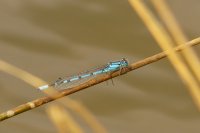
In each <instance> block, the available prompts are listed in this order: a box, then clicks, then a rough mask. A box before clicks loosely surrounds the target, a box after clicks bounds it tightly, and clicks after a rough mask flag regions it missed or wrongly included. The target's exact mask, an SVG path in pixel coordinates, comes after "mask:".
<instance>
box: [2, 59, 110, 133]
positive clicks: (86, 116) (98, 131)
mask: <svg viewBox="0 0 200 133" xmlns="http://www.w3.org/2000/svg"><path fill="white" fill-rule="evenodd" d="M0 71H3V72H5V73H8V74H10V75H12V76H14V77H16V78H19V79H21V80H22V81H24V82H26V83H28V84H30V85H31V86H33V87H35V88H37V87H38V86H41V85H43V84H47V83H46V82H45V81H44V80H42V79H40V78H38V77H36V76H34V75H32V74H30V73H29V72H26V71H25V70H22V69H20V68H18V67H16V66H13V65H11V64H9V63H7V62H5V61H3V60H0ZM41 92H42V91H41ZM44 92H45V93H46V94H48V95H49V96H53V95H55V94H58V92H57V91H56V90H55V89H53V88H50V89H48V90H47V91H44ZM59 102H61V103H62V104H63V105H65V106H66V107H68V108H70V109H71V110H72V111H74V112H76V113H77V114H78V115H79V116H80V117H82V118H83V120H84V121H85V122H86V123H87V124H88V125H89V126H90V128H91V129H92V130H93V131H94V132H95V133H106V132H107V131H106V129H105V128H104V127H103V126H102V125H101V124H100V122H99V121H98V120H97V119H96V118H95V116H94V115H92V113H91V112H90V111H89V110H88V109H86V107H84V106H83V105H81V104H79V103H78V102H76V101H75V100H72V99H69V98H67V97H65V98H64V99H62V100H59ZM28 105H30V106H31V108H34V107H35V105H34V104H33V103H31V102H30V103H28ZM22 110H23V109H22ZM24 110H26V109H24ZM52 110H53V109H51V111H52ZM56 111H57V110H56ZM8 112H9V111H8ZM8 115H12V112H11V111H10V114H8ZM63 115H65V114H63ZM66 115H68V114H66ZM67 118H68V117H63V119H67ZM70 119H72V118H70ZM63 121H67V120H63ZM73 121H74V120H73ZM68 126H70V124H68ZM72 126H73V125H72ZM59 130H62V129H59Z"/></svg>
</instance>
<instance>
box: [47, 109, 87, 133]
mask: <svg viewBox="0 0 200 133" xmlns="http://www.w3.org/2000/svg"><path fill="white" fill-rule="evenodd" d="M47 114H48V115H49V118H50V119H51V120H52V122H53V123H54V124H55V126H56V127H57V129H58V132H59V133H83V130H82V129H81V127H80V126H79V125H78V123H76V122H75V121H74V119H73V118H72V117H71V116H70V113H69V112H68V111H67V110H65V109H64V108H63V107H61V106H58V105H50V106H48V108H47Z"/></svg>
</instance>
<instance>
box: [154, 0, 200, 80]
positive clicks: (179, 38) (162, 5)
mask: <svg viewBox="0 0 200 133" xmlns="http://www.w3.org/2000/svg"><path fill="white" fill-rule="evenodd" d="M151 1H152V3H153V5H154V7H155V9H156V10H157V13H158V14H159V16H160V18H161V19H162V20H163V22H164V23H165V25H166V26H167V28H168V30H169V32H170V34H171V35H172V38H173V39H174V40H175V43H176V44H177V45H180V44H183V43H185V42H187V41H188V40H187V38H186V36H185V35H184V33H183V31H182V29H181V28H180V26H179V24H178V22H177V20H176V18H175V17H174V16H173V14H172V12H171V11H170V9H169V7H168V5H167V3H166V2H165V0H151ZM182 53H183V56H184V58H185V59H186V61H187V64H188V65H189V67H191V69H192V72H193V73H194V75H195V76H196V78H197V80H198V81H197V82H200V69H199V68H198V67H199V66H200V62H199V59H198V58H197V56H196V54H195V52H194V51H193V49H192V48H191V47H188V48H187V49H185V50H183V52H182Z"/></svg>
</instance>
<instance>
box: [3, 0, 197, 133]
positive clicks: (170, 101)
mask: <svg viewBox="0 0 200 133" xmlns="http://www.w3.org/2000/svg"><path fill="white" fill-rule="evenodd" d="M147 3H148V1H147ZM167 3H168V4H169V6H170V8H171V11H172V12H173V13H174V15H175V16H176V18H177V20H178V21H179V23H180V24H181V27H182V29H183V31H184V32H185V33H186V35H187V36H188V39H189V40H191V39H194V38H197V37H198V36H199V33H200V29H199V28H198V27H199V23H200V14H199V12H200V8H199V5H200V1H197V0H190V1H189V0H187V1H186V0H184V1H182V0H167ZM195 50H196V51H197V53H198V51H199V52H200V47H199V46H196V47H195ZM161 51H162V50H161V49H160V48H159V46H158V45H156V42H155V41H154V39H153V38H152V36H151V34H150V33H149V32H148V30H147V29H146V27H145V26H144V24H143V23H142V21H141V20H140V18H139V17H138V16H137V14H136V13H135V11H134V10H133V9H132V8H131V6H130V4H129V3H128V1H126V0H123V1H122V0H109V1H108V0H28V1H27V0H0V59H2V60H4V61H6V62H8V63H10V64H12V65H14V66H16V67H19V68H21V69H23V70H25V71H28V72H30V73H32V74H34V75H36V76H38V77H40V78H42V79H44V80H45V81H47V82H52V81H54V80H55V79H57V78H58V77H63V76H68V75H71V74H74V73H77V72H80V71H83V70H87V69H88V68H91V67H93V66H99V65H102V64H105V63H107V62H109V61H113V60H118V59H121V58H123V57H125V58H127V59H128V60H129V62H131V63H132V62H136V61H138V60H141V59H143V58H145V57H148V56H151V55H153V54H156V53H159V52H161ZM114 83H115V84H114V86H113V85H112V83H111V81H109V83H108V85H107V84H106V83H102V84H99V85H97V86H94V87H91V88H89V89H86V90H84V91H80V92H78V93H75V94H72V95H70V96H69V97H70V98H72V99H74V100H76V101H78V102H80V103H82V104H83V105H84V106H85V107H86V108H88V109H89V110H90V111H91V112H92V114H93V115H94V116H95V117H96V118H97V119H98V120H99V122H100V123H101V124H102V125H103V126H104V127H105V129H106V130H107V131H108V132H111V133H122V132H126V133H132V132H134V133H161V132H162V133H169V132H172V133H175V132H176V133H177V132H182V133H188V132H192V133H198V132H199V130H200V126H199V124H200V117H199V113H198V110H197V108H196V107H195V105H194V103H193V101H192V98H191V96H190V95H189V93H188V91H187V89H186V87H185V86H184V84H183V83H182V81H181V80H180V78H179V76H178V75H177V74H176V72H175V70H174V69H173V68H172V66H171V64H170V63H169V61H168V60H167V59H163V60H161V61H159V62H156V63H153V64H150V65H148V66H145V67H142V68H140V69H137V70H135V71H132V72H130V73H128V74H126V75H124V76H120V77H117V78H115V79H114ZM42 96H45V94H43V93H42V92H39V91H37V90H36V89H35V88H34V87H32V86H30V85H28V84H26V83H24V82H23V81H21V80H19V79H17V78H14V77H12V76H10V75H8V74H6V73H3V72H0V111H1V112H4V111H6V110H8V109H10V108H13V107H16V106H18V105H21V104H23V103H26V102H28V101H32V100H34V99H37V98H40V97H42ZM52 103H55V102H52ZM52 103H49V105H50V104H52ZM46 106H47V105H44V106H41V107H39V108H36V109H34V110H31V111H28V112H26V113H23V114H21V115H18V116H16V117H13V118H11V119H8V120H5V121H3V122H1V124H0V132H2V133H11V132H13V131H14V132H15V133H35V132H37V133H55V132H57V130H56V128H55V126H54V125H53V123H52V122H51V121H50V119H49V117H48V116H47V114H46V111H45V108H46ZM75 120H77V121H79V122H80V123H81V124H80V125H81V127H82V128H83V129H84V130H85V132H92V131H91V130H90V129H89V128H88V127H87V126H86V125H85V124H84V122H82V120H81V119H79V117H76V116H75Z"/></svg>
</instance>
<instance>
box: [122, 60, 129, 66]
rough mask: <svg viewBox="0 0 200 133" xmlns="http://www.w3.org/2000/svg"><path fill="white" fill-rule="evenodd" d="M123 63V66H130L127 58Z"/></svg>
mask: <svg viewBox="0 0 200 133" xmlns="http://www.w3.org/2000/svg"><path fill="white" fill-rule="evenodd" d="M121 63H122V65H123V66H128V60H127V59H125V58H122V60H121Z"/></svg>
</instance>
